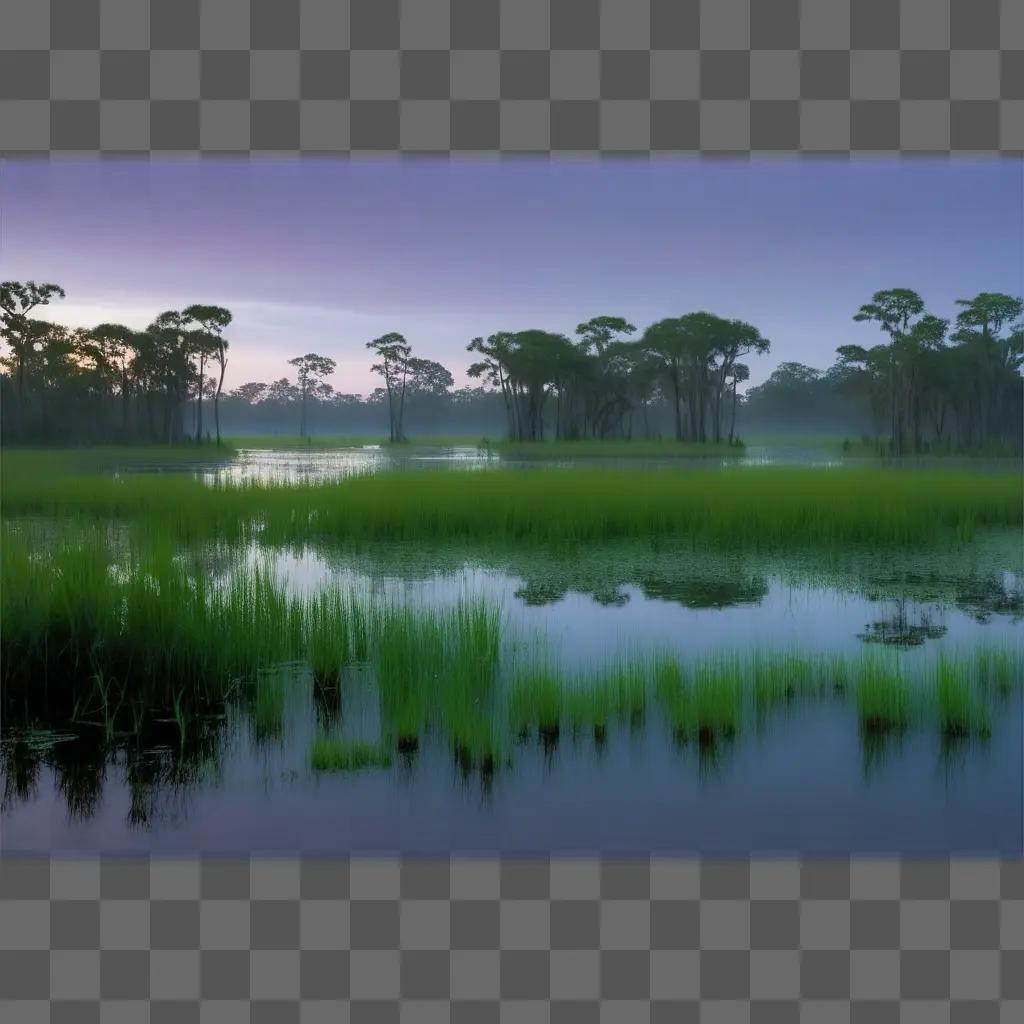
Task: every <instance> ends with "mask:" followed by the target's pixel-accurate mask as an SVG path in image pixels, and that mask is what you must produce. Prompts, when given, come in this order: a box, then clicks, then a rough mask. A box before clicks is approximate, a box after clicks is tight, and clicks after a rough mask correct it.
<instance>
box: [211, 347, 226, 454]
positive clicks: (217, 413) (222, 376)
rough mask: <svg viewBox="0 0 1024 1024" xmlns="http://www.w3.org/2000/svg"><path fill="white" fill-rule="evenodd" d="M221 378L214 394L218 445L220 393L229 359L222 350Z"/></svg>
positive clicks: (218, 442)
mask: <svg viewBox="0 0 1024 1024" xmlns="http://www.w3.org/2000/svg"><path fill="white" fill-rule="evenodd" d="M218 361H219V362H220V379H219V380H218V381H217V393H216V394H215V395H214V396H213V419H214V422H215V423H216V425H217V447H218V448H219V447H220V394H221V392H222V391H223V390H224V371H225V370H226V369H227V366H228V361H227V360H226V359H225V358H224V352H223V350H222V351H221V354H220V359H219V360H218Z"/></svg>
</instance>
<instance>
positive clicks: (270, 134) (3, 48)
mask: <svg viewBox="0 0 1024 1024" xmlns="http://www.w3.org/2000/svg"><path fill="white" fill-rule="evenodd" d="M296 150H303V151H319V152H365V151H389V152H393V151H396V150H400V151H404V152H432V151H439V152H449V151H473V150H475V151H481V150H483V151H499V150H501V151H526V152H529V151H535V152H551V151H554V152H563V151H583V152H612V153H618V152H639V153H645V152H647V153H649V152H652V151H705V152H708V151H717V152H730V151H733V152H751V151H764V150H768V151H771V150H775V151H794V150H804V151H808V150H814V151H826V152H828V151H831V152H848V151H850V150H858V151H859V150H871V151H949V150H976V151H993V150H1002V151H1009V152H1021V151H1024V3H1022V0H0V151H2V152H7V153H19V152H21V153H24V152H47V151H53V152H67V151H86V152H96V151H102V152H134V151H143V152H144V151H162V152H168V151H191V152H197V151H201V152H223V151H296Z"/></svg>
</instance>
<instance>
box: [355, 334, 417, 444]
mask: <svg viewBox="0 0 1024 1024" xmlns="http://www.w3.org/2000/svg"><path fill="white" fill-rule="evenodd" d="M366 347H367V348H368V349H371V350H372V351H373V352H375V353H376V354H377V355H378V356H379V357H380V362H379V363H374V364H373V366H371V367H370V369H371V370H372V371H373V372H374V373H376V374H379V375H380V376H381V377H383V378H384V387H385V389H386V391H387V395H388V424H389V428H390V437H391V440H392V441H393V442H394V441H404V440H405V434H404V433H403V431H402V417H403V415H404V412H405V391H406V386H407V384H408V380H409V359H410V357H411V355H412V348H411V347H410V346H409V344H408V342H407V341H406V340H405V338H403V337H402V335H401V334H396V333H393V332H392V333H390V334H383V335H381V336H380V337H379V338H374V339H373V341H368V342H367V343H366Z"/></svg>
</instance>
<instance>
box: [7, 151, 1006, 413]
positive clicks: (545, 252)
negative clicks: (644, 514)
mask: <svg viewBox="0 0 1024 1024" xmlns="http://www.w3.org/2000/svg"><path fill="white" fill-rule="evenodd" d="M1022 168H1024V163H1022V161H1021V160H1020V159H1003V160H997V159H986V158H964V159H949V158H946V157H941V158H934V159H929V158H913V159H904V160H902V161H897V160H892V159H878V160H873V159H869V158H855V159H852V160H845V159H844V160H830V159H798V158H764V159H752V160H750V161H746V160H737V161H733V160H729V161H723V160H712V159H706V158H705V159H698V158H688V159H687V158H682V159H677V158H664V159H654V160H629V159H620V160H614V159H606V160H596V159H592V158H587V159H578V158H576V159H551V160H549V159H546V158H505V159H499V158H493V157H492V158H488V157H466V158H464V159H454V158H453V159H436V160H435V159H429V160H428V159H398V158H387V159H380V160H369V159H366V160H363V159H354V160H351V161H344V160H333V159H323V158H304V159H303V158H280V159H276V158H252V159H250V158H246V157H243V158H238V159H235V158H220V157H218V158H207V159H205V160H196V159H190V158H183V157H172V158H167V159H160V158H154V159H148V160H109V159H108V160H102V161H101V160H74V159H60V158H56V159H53V160H44V161H35V160H25V161H20V160H19V161H13V162H12V161H8V162H6V163H5V164H4V165H3V166H2V168H0V276H2V277H3V278H4V279H9V278H14V279H16V280H28V279H33V280H36V281H40V282H41V281H53V282H55V283H57V284H60V285H62V286H63V287H64V288H65V289H66V291H67V299H66V300H64V301H63V302H57V303H56V304H54V305H52V306H50V307H49V308H47V309H44V310H39V311H37V314H38V315H41V316H42V317H44V318H50V319H54V320H58V321H60V322H62V323H66V324H69V325H72V326H94V325H95V324H97V323H100V322H103V321H117V322H121V323H126V324H128V325H130V326H132V327H137V328H142V327H144V326H145V325H146V324H147V323H149V322H150V321H151V320H152V319H153V318H154V316H155V315H156V314H158V313H159V312H161V311H163V310H165V309H179V308H181V307H183V306H186V305H189V304H191V303H196V302H199V303H214V304H217V305H223V306H227V307H228V308H229V309H230V310H231V311H232V312H233V314H234V317H235V319H234V322H233V323H232V325H231V327H230V328H229V329H228V331H227V332H226V336H227V337H228V338H229V340H230V342H231V350H230V354H229V362H228V369H227V377H226V381H225V386H226V387H227V388H230V387H234V386H236V385H238V384H241V383H243V382H245V381H248V380H263V381H270V380H273V379H275V378H278V377H281V376H285V375H290V372H291V368H290V367H288V366H287V365H286V362H285V361H286V360H287V359H288V358H290V357H292V356H295V355H300V354H303V353H306V352H310V351H314V352H319V353H321V354H323V355H327V356H330V357H331V358H333V359H335V360H336V361H337V363H338V372H337V374H336V375H335V377H334V379H333V381H332V383H333V384H334V386H335V388H336V389H338V390H339V391H347V392H359V393H365V392H367V391H369V390H371V389H372V388H373V387H375V386H377V384H378V383H379V381H378V380H377V378H375V377H373V375H372V374H371V373H370V372H369V365H370V359H369V357H368V356H369V354H368V353H367V351H366V349H365V343H366V342H367V341H369V340H370V339H372V338H375V337H377V336H378V335H380V334H383V333H386V332H388V331H398V332H400V333H402V334H404V335H405V336H406V338H407V340H408V341H409V342H410V344H411V345H412V346H413V350H414V352H415V353H416V354H417V355H420V356H424V357H426V358H431V359H436V360H438V361H440V362H442V363H444V364H445V365H446V366H447V367H448V368H449V369H450V370H451V371H452V373H453V374H454V376H455V379H456V382H457V383H458V384H462V383H465V382H466V378H465V374H464V369H465V367H466V366H467V365H468V363H469V362H470V361H471V360H470V357H469V355H468V353H467V352H466V351H465V347H466V344H467V342H468V341H469V340H470V339H471V338H473V337H474V336H476V335H487V334H492V333H494V332H495V331H499V330H507V331H514V330H523V329H526V328H534V327H536V328H543V329H546V330H552V331H561V332H565V333H569V334H571V333H572V332H573V331H574V330H575V327H576V325H577V324H578V323H579V322H580V321H581V320H586V319H589V318H590V317H593V316H598V315H617V316H624V317H626V318H627V319H628V320H630V321H631V322H632V323H634V324H635V325H637V327H639V328H641V329H642V328H643V327H644V326H646V325H647V324H649V323H651V322H652V321H654V320H658V319H661V318H663V317H668V316H679V315H681V314H683V313H686V312H690V311H694V310H701V309H704V310H709V311H711V312H714V313H717V314H719V315H722V316H727V317H738V318H741V319H744V320H748V321H750V322H751V323H753V324H755V325H756V326H757V327H758V328H760V330H761V332H762V334H764V335H765V336H766V337H768V338H769V339H770V340H771V342H772V349H771V353H770V354H769V355H768V356H765V357H762V358H756V359H751V360H749V362H750V365H751V369H752V382H753V383H757V382H759V381H760V380H763V379H764V377H766V376H767V374H768V373H770V372H771V370H772V368H773V367H774V366H775V365H777V364H778V363H779V362H781V361H783V360H798V361H800V362H804V363H808V364H810V365H812V366H816V367H818V368H821V369H824V368H826V367H827V366H829V365H830V364H831V363H832V362H833V361H834V358H835V349H836V346H837V345H842V344H847V343H862V344H865V345H871V344H874V343H876V342H877V341H878V340H880V335H879V334H878V331H877V329H876V328H874V327H873V326H871V325H867V324H855V323H854V322H853V321H852V319H851V318H852V315H853V313H854V312H855V311H856V309H857V307H858V306H859V305H860V304H861V303H863V302H866V301H868V300H869V298H870V296H871V294H872V292H874V291H877V290H878V289H881V288H890V287H907V288H914V289H915V290H917V291H919V292H920V293H921V294H922V296H923V297H924V299H925V301H926V303H927V305H928V308H929V309H930V311H932V312H934V313H937V314H939V315H940V316H952V315H954V314H955V306H954V300H955V299H957V298H964V297H968V296H972V295H974V294H976V293H977V292H979V291H1004V292H1009V293H1011V294H1016V295H1019V294H1021V292H1022V290H1024V173H1022Z"/></svg>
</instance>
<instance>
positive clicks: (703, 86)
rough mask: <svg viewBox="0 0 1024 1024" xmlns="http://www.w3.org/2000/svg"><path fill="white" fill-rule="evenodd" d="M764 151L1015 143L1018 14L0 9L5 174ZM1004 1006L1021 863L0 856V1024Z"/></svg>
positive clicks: (715, 1014) (969, 1015)
mask: <svg viewBox="0 0 1024 1024" xmlns="http://www.w3.org/2000/svg"><path fill="white" fill-rule="evenodd" d="M770 150H776V151H824V152H830V151H831V152H848V151H873V152H878V151H889V152H897V151H938V152H948V151H951V150H975V151H984V152H994V151H1003V152H1018V153H1019V152H1024V0H703V2H700V0H0V152H4V153H7V154H11V155H16V154H26V153H38V154H45V153H60V152H75V151H78V152H108V153H119V152H120V153H123V152H142V153H145V152H157V153H158V152H210V153H214V152H231V151H237V152H248V151H309V152H340V153H345V152H365V151H379V152H395V151H403V152H430V151H438V152H450V151H494V152H499V151H502V152H507V151H521V152H522V151H526V152H529V151H534V152H552V151H553V152H568V151H579V152H607V153H615V152H637V153H649V152H652V151H702V152H728V151H733V152H740V153H743V152H748V153H749V152H752V151H770ZM0 241H2V239H0ZM1022 1019H1024V862H1022V861H1003V862H1000V861H994V860H990V859H978V860H966V861H955V860H954V861H951V860H948V859H943V860H937V861H927V862H919V861H899V860H860V859H852V860H843V861H803V862H801V861H797V860H785V859H779V860H749V861H736V862H728V861H721V860H717V861H716V860H713V859H704V860H685V859H665V860H659V859H655V860H647V859H641V860H628V861H613V860H608V859H600V858H597V857H589V858H583V859H578V860H569V859H551V860H547V859H543V860H518V859H504V860H502V859H484V860H471V859H465V858H453V859H451V860H442V861H422V860H395V859H392V858H386V857H378V858H369V859H362V860H300V859H271V858H262V857H253V858H252V859H242V860H225V859H202V858H191V859H177V860H173V859H153V860H152V861H150V860H148V859H134V858H132V859H124V858H112V859H97V858H91V859H82V860H74V859H66V858H53V859H49V858H45V857H39V858H25V857H15V856H11V855H9V854H8V855H6V856H5V857H3V858H2V859H0V1020H2V1021H3V1022H4V1024H23V1022H37V1021H38V1022H43V1021H47V1022H53V1024H64V1022H68V1024H70V1022H74V1024H91V1022H96V1021H104V1022H106V1021H110V1022H122V1021H123V1022H133V1024H134V1022H136V1021H152V1022H153V1024H171V1022H174V1024H178V1022H182V1024H185V1022H190V1024H191V1022H196V1021H211V1022H218V1024H220V1022H226V1024H232V1022H235V1021H239V1022H241V1021H245V1022H250V1021H251V1022H252V1024H260V1022H264V1021H266V1022H274V1024H278V1022H284V1024H288V1022H298V1021H301V1022H303V1024H306V1022H308V1024H314V1022H316V1024H319V1022H328V1021H330V1022H343V1021H344V1022H353V1024H359V1022H366V1024H381V1022H397V1021H401V1022H421V1021H422V1022H424V1024H430V1022H440V1021H446V1022H447V1021H450V1022H453V1024H460V1022H467V1024H468V1022H472V1024H478V1022H479V1024H487V1022H490V1021H495V1022H497V1021H501V1022H520V1021H522V1022H534V1021H538V1022H549V1021H550V1022H551V1024H559V1022H566V1024H569V1022H574V1024H579V1022H589V1021H601V1022H619V1021H622V1022H630V1024H633V1022H641V1024H642V1022H645V1021H653V1022H655V1024H663V1022H672V1024H684V1022H690V1021H698V1020H699V1021H702V1022H712V1024H716V1022H718V1024H733V1022H740V1021H744V1022H746V1021H752V1022H755V1024H756V1022H765V1024H768V1022H772V1024H779V1022H788V1021H793V1022H796V1021H801V1022H822V1024H831V1022H844V1024H846V1022H852V1024H888V1022H896V1021H900V1022H918V1021H919V1022H921V1024H935V1022H943V1021H952V1022H957V1021H962V1022H969V1024H986V1022H990V1021H991V1022H996V1021H1000V1022H1009V1021H1019V1020H1022Z"/></svg>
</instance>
